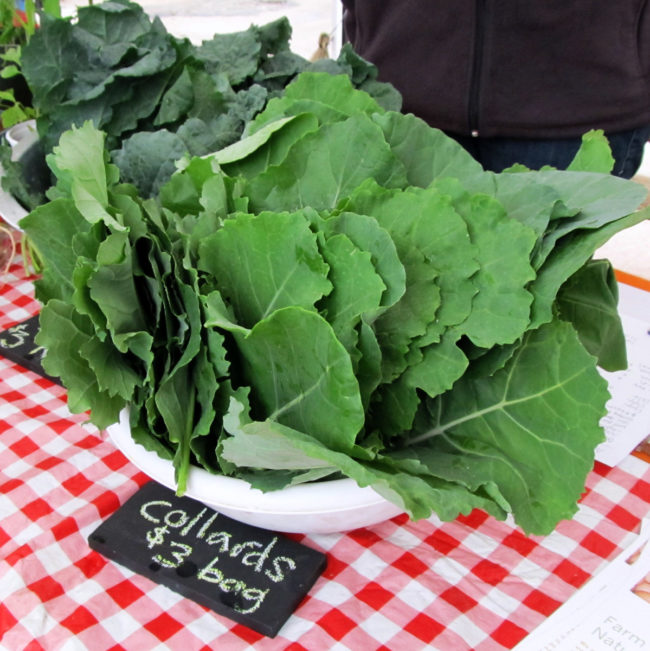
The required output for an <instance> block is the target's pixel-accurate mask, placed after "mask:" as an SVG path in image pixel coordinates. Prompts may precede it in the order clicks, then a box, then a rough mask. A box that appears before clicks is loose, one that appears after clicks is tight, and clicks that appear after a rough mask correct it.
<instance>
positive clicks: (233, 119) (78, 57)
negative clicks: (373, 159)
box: [0, 0, 401, 208]
mask: <svg viewBox="0 0 650 651" xmlns="http://www.w3.org/2000/svg"><path fill="white" fill-rule="evenodd" d="M215 27H216V29H217V30H218V28H219V25H218V24H217V25H215ZM290 37H291V26H290V24H289V21H288V20H287V19H286V18H280V19H278V20H276V21H274V22H271V23H269V24H267V25H263V26H257V25H251V26H250V27H249V28H248V29H247V30H245V31H242V32H236V33H227V34H219V33H217V34H215V35H214V36H213V37H212V38H211V39H208V40H205V41H203V42H202V43H201V44H199V45H193V44H192V43H190V42H189V40H188V39H181V38H176V37H174V36H173V35H172V34H169V33H168V32H167V30H166V29H165V27H164V25H163V24H162V22H161V21H160V19H158V18H155V19H153V20H151V19H150V18H149V16H147V14H146V13H145V11H144V9H143V8H142V7H141V6H140V5H138V4H137V3H135V2H130V1H129V0H108V1H106V2H102V3H95V4H93V3H89V5H88V6H81V7H79V8H78V10H77V15H76V16H75V17H74V19H70V18H54V17H51V16H44V17H43V22H42V24H41V25H40V28H39V29H38V30H37V32H36V33H35V34H34V35H33V38H32V39H31V40H30V42H29V43H28V44H27V45H26V46H25V47H24V48H23V51H22V56H21V69H22V72H23V74H24V76H25V79H26V80H27V82H28V85H29V87H30V90H31V92H32V95H33V103H34V107H35V108H36V109H37V112H38V120H37V125H38V133H39V138H40V146H41V147H42V148H43V151H44V152H45V153H46V154H47V153H49V152H51V151H52V148H53V147H54V146H55V145H56V144H57V143H58V141H59V138H60V136H61V134H62V133H63V132H64V131H66V130H67V129H69V128H70V127H72V126H74V125H76V126H78V127H79V126H81V125H82V124H83V123H84V122H85V121H87V120H90V121H92V122H93V124H94V125H95V126H96V127H97V128H98V129H100V130H102V131H103V132H104V133H105V134H106V147H107V149H108V150H109V151H110V152H111V160H112V162H114V163H115V164H116V165H117V166H118V167H119V169H120V177H121V179H122V181H128V182H129V183H132V184H133V185H135V186H136V187H137V188H138V191H139V194H140V195H141V196H143V197H150V196H155V195H157V194H158V192H159V190H160V187H161V186H162V185H163V184H164V183H165V182H166V181H167V180H168V179H169V177H170V176H171V174H172V173H173V172H174V171H175V167H174V161H175V160H177V159H178V158H180V157H181V156H182V155H184V154H185V153H187V152H189V153H190V154H191V155H195V156H198V155H203V154H207V153H209V152H213V151H215V150H217V149H221V148H223V147H225V146H226V145H229V144H231V143H233V142H236V141H238V140H239V139H240V137H241V135H242V131H243V129H244V127H245V125H246V124H247V122H249V121H250V120H251V119H252V118H253V117H254V116H255V115H256V114H257V113H259V112H260V111H261V110H262V109H263V108H264V107H265V106H266V104H267V102H268V101H269V99H271V98H273V97H274V96H276V95H277V94H279V93H280V92H281V91H282V90H283V89H284V88H285V86H286V85H287V84H288V83H289V82H290V81H291V80H292V79H293V78H294V77H295V76H296V75H297V74H298V73H300V72H303V71H305V70H325V71H328V72H331V73H336V74H341V73H344V74H347V75H348V76H349V77H350V79H351V80H353V84H354V85H355V86H356V87H359V88H363V89H367V90H368V91H371V92H372V93H373V94H374V95H375V96H377V97H378V98H380V100H381V102H382V104H383V105H384V106H385V107H390V108H393V109H396V110H399V108H400V105H401V97H400V96H399V93H397V91H395V89H394V88H393V87H392V86H390V85H389V84H385V83H381V82H379V81H377V79H376V77H377V69H376V68H375V66H373V65H371V64H370V63H368V62H366V61H364V60H363V59H361V58H360V57H359V56H358V55H356V54H355V53H354V52H353V50H352V49H351V47H350V46H349V44H348V45H346V46H344V47H343V48H342V50H341V53H340V56H339V57H338V58H337V60H336V61H334V60H329V59H328V60H323V61H318V62H315V63H310V62H309V61H307V60H306V59H304V58H303V57H301V56H299V55H298V54H295V53H294V52H292V51H291V50H290V48H289V42H290ZM295 126H298V124H296V125H295ZM0 152H1V150H0ZM4 162H5V163H6V162H7V161H4ZM17 166H18V163H16V165H15V167H17ZM6 167H7V165H6V164H5V168H6ZM14 174H16V175H17V178H16V179H15V180H12V182H11V183H9V180H7V182H5V183H4V184H3V187H5V189H6V190H7V191H10V192H12V193H14V194H16V196H19V197H20V198H21V200H22V201H23V202H24V203H25V205H26V206H28V207H29V208H33V207H35V206H36V205H38V204H39V203H42V197H41V196H36V197H32V196H28V195H26V194H25V193H26V190H25V189H24V188H23V185H22V183H21V178H20V176H19V173H18V171H17V170H16V171H15V172H14Z"/></svg>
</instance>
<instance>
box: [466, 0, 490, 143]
mask: <svg viewBox="0 0 650 651" xmlns="http://www.w3.org/2000/svg"><path fill="white" fill-rule="evenodd" d="M486 4H487V0H475V2H474V10H475V27H474V56H473V61H472V76H471V78H470V86H469V105H468V124H469V132H470V135H471V136H472V137H473V138H477V137H478V136H479V104H480V95H481V76H482V71H483V48H484V46H485V23H486V13H487V7H486Z"/></svg>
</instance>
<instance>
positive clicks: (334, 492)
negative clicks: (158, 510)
mask: <svg viewBox="0 0 650 651" xmlns="http://www.w3.org/2000/svg"><path fill="white" fill-rule="evenodd" d="M107 431H108V434H109V436H110V437H111V439H112V441H113V443H114V444H115V446H116V447H117V448H118V449H119V450H120V451H121V452H122V453H123V454H124V455H125V456H126V457H127V458H128V459H129V460H130V461H131V462H132V463H133V464H134V465H135V466H137V467H138V468H139V469H140V470H142V471H143V472H144V473H145V474H147V475H149V476H150V477H151V478H152V479H154V480H156V481H157V482H159V483H160V484H163V485H164V486H167V487H168V488H171V489H174V490H176V482H175V480H174V471H173V467H172V465H171V462H170V461H168V460H166V459H162V458H161V457H159V456H158V455H157V454H156V453H155V452H151V451H149V450H146V449H145V448H144V447H143V446H142V445H140V444H139V443H136V442H135V440H134V439H133V437H132V436H131V430H130V427H129V416H128V410H123V411H122V412H121V414H120V421H119V423H115V424H114V425H111V426H109V427H108V428H107ZM185 495H187V496H188V497H191V498H193V499H196V500H198V501H199V502H203V503H205V504H212V505H218V506H220V507H222V508H224V509H226V508H227V509H228V510H231V511H242V512H244V511H245V512H247V513H270V514H274V515H318V514H328V513H332V512H337V513H340V514H345V513H346V512H348V511H350V512H352V511H358V510H359V508H360V507H361V508H363V507H372V506H375V505H379V504H382V503H384V504H385V503H386V500H385V498H383V497H381V496H380V495H379V494H378V493H376V492H375V491H374V490H373V489H372V488H370V487H366V488H360V487H359V486H358V485H357V483H356V482H355V481H354V480H352V479H334V480H329V481H327V480H325V481H318V482H310V483H306V484H298V485H296V486H289V487H287V488H284V489H282V490H281V491H270V492H267V493H264V492H262V491H261V490H258V489H256V488H252V487H251V486H250V484H249V483H248V482H246V481H244V480H242V479H236V478H234V477H225V476H223V475H215V474H213V473H210V472H208V471H207V470H204V469H202V468H199V467H197V466H192V467H191V468H190V472H189V475H188V480H187V490H186V492H185ZM396 508H397V507H396Z"/></svg>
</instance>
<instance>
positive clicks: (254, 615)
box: [88, 481, 327, 637]
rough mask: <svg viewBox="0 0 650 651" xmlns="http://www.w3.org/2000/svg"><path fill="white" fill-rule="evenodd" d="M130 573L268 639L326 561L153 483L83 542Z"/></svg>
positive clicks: (270, 532)
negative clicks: (136, 574) (147, 579)
mask: <svg viewBox="0 0 650 651" xmlns="http://www.w3.org/2000/svg"><path fill="white" fill-rule="evenodd" d="M88 542H89V544H90V546H91V547H92V548H93V549H95V550H96V551H98V552H99V553H101V554H102V555H104V556H106V557H107V558H109V559H111V560H113V561H116V562H117V563H119V564H120V565H124V566H125V567H127V568H129V569H130V570H132V571H134V572H137V573H138V574H142V575H144V576H146V577H148V578H149V579H151V580H153V581H155V582H156V583H160V584H162V585H165V586H167V587H169V588H171V589H172V590H174V591H176V592H178V593H179V594H182V595H183V596H185V597H188V598H189V599H192V600H193V601H196V602H197V603H200V604H202V605H204V606H206V607H208V608H210V609H211V610H214V611H215V612H216V613H219V614H220V615H224V616H226V617H228V618H230V619H232V620H234V621H236V622H239V623H241V624H244V625H245V626H248V627H249V628H251V629H253V630H255V631H257V632H258V633H262V634H263V635H266V636H268V637H274V636H275V635H276V634H277V633H278V631H279V630H280V628H281V626H282V625H283V624H284V622H285V621H286V620H287V619H288V617H289V615H291V613H292V612H293V611H294V610H295V609H296V608H297V607H298V604H299V603H300V601H301V600H302V598H303V597H304V596H305V595H306V594H307V592H308V591H309V590H310V588H311V587H312V585H313V584H314V582H315V581H316V579H317V578H318V576H319V575H320V574H321V573H322V572H323V570H324V569H325V566H326V563H327V561H326V556H325V554H323V553H321V552H319V551H316V550H314V549H311V548H309V547H306V546H305V545H302V544H300V543H298V542H296V541H294V540H291V539H289V538H287V537H285V536H282V535H280V534H277V533H274V532H272V531H268V530H266V529H260V528H258V527H252V526H250V525H247V524H243V523H241V522H237V521H236V520H233V519H231V518H228V517H226V516H224V515H222V514H220V513H217V512H216V511H214V510H213V509H212V508H210V507H207V506H205V505H204V504H201V503H200V502H197V501H196V500H193V499H191V498H189V497H178V496H177V495H176V494H175V493H174V492H173V491H172V490H170V489H168V488H165V487H164V486H161V485H160V484H158V483H157V482H154V481H152V482H149V483H148V484H145V485H144V486H143V487H142V488H141V489H140V490H139V491H138V492H137V493H136V494H135V495H134V496H133V497H131V498H130V499H129V500H128V501H127V502H126V503H125V504H123V505H122V506H121V507H120V508H119V509H118V510H117V511H116V512H115V513H113V515H111V516H110V517H109V518H108V519H107V520H105V521H104V522H103V523H102V524H101V525H100V526H99V527H98V528H97V529H96V530H95V531H94V532H93V533H92V534H90V536H89V537H88Z"/></svg>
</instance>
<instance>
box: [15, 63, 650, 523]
mask: <svg viewBox="0 0 650 651" xmlns="http://www.w3.org/2000/svg"><path fill="white" fill-rule="evenodd" d="M246 133H247V137H245V138H244V139H242V140H241V141H238V142H237V143H235V144H233V145H231V146H229V147H227V148H225V149H222V150H220V151H218V152H217V153H216V154H213V155H209V156H206V157H202V158H201V157H194V158H189V157H188V158H186V159H184V160H183V161H181V162H180V163H179V171H178V172H177V173H176V174H175V175H174V176H173V177H172V178H171V180H170V181H169V182H168V183H167V184H166V185H164V186H163V187H162V188H161V190H160V193H159V194H158V196H156V197H155V198H149V199H143V198H141V197H140V196H138V194H137V192H136V190H135V189H134V188H133V186H131V185H127V184H120V183H119V181H118V174H117V170H116V168H115V167H114V166H113V165H112V164H109V163H107V154H106V152H105V149H104V135H103V134H102V133H101V132H100V131H98V130H96V129H95V128H93V127H92V126H91V125H90V124H85V125H84V126H83V127H81V128H79V129H73V130H71V131H68V132H66V133H64V134H63V137H62V138H61V142H60V145H59V146H58V147H57V148H56V149H55V150H54V154H53V155H52V156H51V157H50V159H49V162H50V165H51V167H52V169H53V171H54V173H55V174H56V177H57V178H58V183H57V186H56V192H55V193H53V195H52V201H51V202H50V203H48V204H46V205H44V206H42V207H40V208H38V209H36V210H35V211H33V212H32V213H31V214H30V215H29V216H28V217H26V218H25V219H24V220H23V222H22V226H23V227H24V228H25V230H26V231H27V233H28V234H29V237H30V238H31V239H32V241H33V243H34V244H35V245H36V246H37V247H38V249H39V250H40V253H41V255H42V256H43V258H44V259H45V262H46V269H45V272H44V274H43V277H42V279H41V280H40V281H39V282H38V285H37V296H38V298H39V299H40V300H41V301H42V303H43V304H44V306H43V309H42V313H41V331H40V334H39V336H38V339H37V341H38V343H39V344H42V345H43V346H45V347H46V348H47V355H46V357H45V360H44V366H45V368H46V370H47V371H48V372H49V373H51V374H53V375H55V376H60V377H61V378H62V380H63V382H64V384H65V386H66V387H67V388H68V392H69V393H68V401H69V405H70V407H71V408H72V409H73V410H75V411H83V410H88V409H90V411H91V419H92V420H93V421H94V422H95V423H96V424H97V425H98V426H99V427H104V426H106V425H108V424H109V423H112V422H114V421H115V420H116V419H117V418H118V413H119V412H120V410H121V409H123V408H124V407H125V406H129V407H130V420H131V428H132V434H133V436H134V438H135V440H137V441H138V442H139V443H141V444H142V445H144V446H145V447H146V448H148V449H150V450H155V451H156V452H157V453H158V454H159V455H161V456H162V457H164V458H167V459H171V460H172V461H173V464H174V466H175V468H176V477H177V481H178V490H179V492H182V491H183V490H184V487H185V483H186V479H187V474H188V471H189V469H190V467H191V465H192V464H197V465H201V466H203V467H205V468H207V469H208V470H210V471H213V472H215V473H223V474H226V475H232V476H236V477H241V478H244V479H246V480H248V481H250V482H251V484H253V485H254V486H257V487H259V488H262V489H263V490H273V489H278V488H281V487H283V486H286V485H289V484H296V483H299V482H304V481H310V480H317V479H323V478H335V477H339V476H341V475H344V476H348V477H351V478H353V479H354V480H356V482H358V483H359V484H360V485H361V486H368V485H369V486H372V487H373V488H374V489H375V490H376V491H377V492H379V493H380V494H382V495H384V496H386V497H387V498H388V499H390V500H393V501H394V502H396V503H397V504H399V505H400V506H403V507H404V509H406V510H407V511H408V513H409V514H410V515H411V516H412V517H413V518H423V517H427V516H429V515H430V514H431V513H432V511H433V512H435V513H437V514H438V515H439V516H440V517H441V518H442V519H444V520H448V519H452V518H455V517H456V516H457V515H458V514H461V513H465V514H466V513H468V512H469V511H470V510H471V509H473V508H476V507H478V508H481V509H484V510H486V511H487V512H489V513H491V514H493V515H494V516H496V517H498V518H503V517H505V516H506V515H507V514H508V513H512V514H514V517H515V519H516V521H517V523H518V524H519V525H520V526H521V527H522V528H523V529H524V530H525V531H526V532H529V533H538V534H543V533H547V532H549V531H551V530H552V529H553V528H554V526H555V525H556V524H557V522H558V521H559V520H560V519H562V518H567V517H570V516H571V515H572V514H573V513H574V512H575V510H576V501H577V499H578V498H579V496H580V494H581V491H582V490H583V487H584V481H585V477H586V475H587V473H588V471H589V470H590V469H591V467H592V464H593V458H594V448H595V446H596V445H597V444H598V443H599V442H600V441H601V440H602V438H603V434H602V430H601V427H600V426H599V421H600V419H601V417H602V416H603V415H604V412H605V403H606V400H607V399H608V391H607V387H606V383H605V381H604V380H603V379H601V376H600V375H599V373H598V371H597V368H596V367H597V362H599V363H600V364H601V365H602V366H603V367H605V368H608V369H610V370H614V369H618V368H622V367H624V366H625V364H626V359H625V344H624V341H623V339H622V334H621V327H620V322H619V318H618V315H617V311H616V302H617V295H616V284H615V281H614V280H613V276H612V271H611V269H610V267H609V263H608V262H606V261H595V260H592V259H591V257H592V254H593V252H594V250H595V249H596V248H597V247H598V246H600V245H601V244H602V243H604V242H605V241H606V240H607V239H609V238H610V237H611V235H612V234H614V233H615V232H616V231H618V230H620V229H622V228H625V227H627V226H630V225H632V224H634V223H637V222H639V221H641V220H642V219H644V218H645V217H646V216H647V215H646V214H645V213H643V212H635V211H636V210H637V208H638V206H639V204H640V203H641V201H642V200H643V198H644V194H645V192H644V190H643V189H642V188H641V187H640V186H638V185H636V184H635V183H632V182H629V181H625V180H622V179H619V178H615V177H612V176H609V175H608V174H606V173H602V172H606V171H607V170H608V169H609V168H610V167H611V156H610V155H609V152H608V148H607V145H606V141H604V139H603V138H602V134H599V133H592V134H589V136H588V137H587V138H585V141H584V146H583V148H582V149H581V151H580V153H579V155H578V156H577V157H576V159H575V161H574V163H573V165H572V171H562V172H559V171H554V170H544V171H539V172H530V171H525V170H521V169H519V168H517V170H512V171H510V172H507V173H502V174H493V173H487V172H484V171H483V170H482V169H481V167H480V166H479V165H478V164H477V163H476V162H475V161H474V160H473V159H472V158H471V157H470V156H469V155H468V154H467V153H465V151H464V150H463V149H461V148H460V146H458V145H457V144H456V143H455V142H454V141H453V140H451V139H449V138H447V137H446V136H445V135H444V134H442V133H441V132H440V131H437V130H435V129H432V128H430V127H429V126H427V125H426V124H425V123H424V122H422V121H421V120H419V119H417V118H415V117H414V116H412V115H404V114H401V113H398V112H393V111H386V110H384V109H382V108H381V107H380V105H379V104H378V103H377V102H376V101H375V100H374V99H373V98H372V97H371V96H369V95H368V94H366V93H364V92H362V91H359V90H356V89H354V88H353V86H352V85H351V83H350V80H349V78H348V77H347V76H344V75H339V76H332V75H327V74H323V73H305V74H302V75H300V76H299V77H298V78H297V79H296V80H295V81H294V82H293V83H292V84H291V85H290V86H288V87H287V89H286V92H285V93H284V94H283V95H282V97H279V98H275V99H273V100H272V101H270V102H269V104H268V106H267V108H266V109H265V111H264V112H262V113H261V114H260V115H259V116H258V117H257V118H256V119H255V120H254V121H253V122H252V123H251V124H250V125H249V127H248V128H247V131H246ZM589 168H595V169H597V170H599V171H597V172H590V171H579V170H584V169H589ZM53 238H54V239H53Z"/></svg>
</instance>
